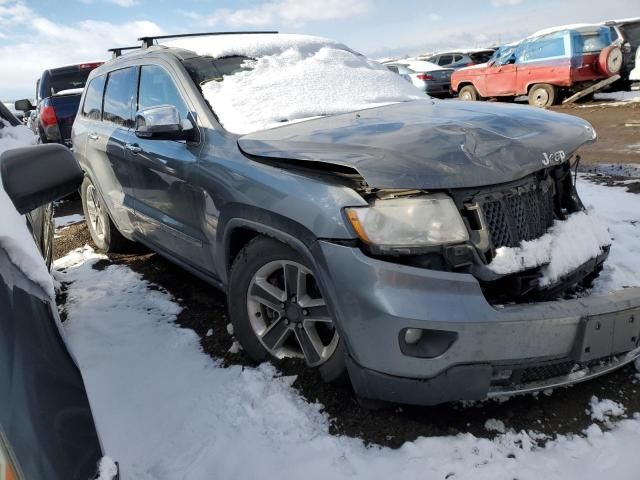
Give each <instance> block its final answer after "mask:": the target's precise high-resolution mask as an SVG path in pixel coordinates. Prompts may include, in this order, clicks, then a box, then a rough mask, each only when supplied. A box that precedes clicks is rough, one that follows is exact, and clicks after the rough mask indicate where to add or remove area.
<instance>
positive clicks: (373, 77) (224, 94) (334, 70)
mask: <svg viewBox="0 0 640 480" xmlns="http://www.w3.org/2000/svg"><path fill="white" fill-rule="evenodd" d="M254 37H262V38H263V40H262V41H260V40H259V38H254ZM239 39H240V41H239V42H238V44H233V43H232V44H231V45H226V44H225V45H224V48H222V47H221V45H219V42H216V41H215V40H218V41H219V39H216V38H215V37H213V39H211V40H210V39H209V38H207V39H206V41H203V40H202V39H198V40H197V41H196V40H184V41H180V44H184V45H185V46H186V45H189V43H190V42H193V43H194V44H195V43H197V44H198V45H196V46H198V47H199V49H196V51H197V53H200V54H203V55H211V56H213V57H219V56H225V55H232V54H233V55H245V56H248V57H251V58H254V59H255V60H248V61H247V66H249V67H250V69H249V70H245V71H241V72H238V73H235V74H233V75H227V76H225V77H224V79H223V80H222V81H216V80H212V81H209V82H206V83H204V84H203V85H202V93H203V95H204V97H205V98H206V99H207V101H208V102H209V104H210V105H211V108H212V109H213V111H214V112H215V113H216V115H217V116H218V118H219V119H220V121H221V123H222V124H223V125H224V127H225V128H226V129H227V130H229V131H231V132H234V133H238V134H245V133H250V132H254V131H257V130H264V129H268V128H274V127H278V126H282V125H283V124H285V123H290V122H295V121H301V120H308V119H311V118H314V117H318V116H326V115H337V114H341V113H348V112H353V111H357V110H363V109H366V108H373V107H378V106H383V105H388V104H390V103H397V102H406V101H410V100H420V99H422V100H426V99H427V97H426V96H425V94H424V93H422V92H421V91H420V90H418V89H417V88H416V87H414V86H413V85H412V84H411V83H409V82H407V81H406V80H405V79H403V78H402V77H400V76H398V75H397V74H395V73H393V72H391V71H390V70H388V69H387V68H386V67H384V66H382V65H380V64H379V63H377V62H374V61H372V60H369V59H367V58H366V57H363V56H361V55H357V54H355V53H353V52H352V51H350V50H348V49H346V47H344V46H342V45H340V44H338V43H335V42H330V41H328V40H326V39H321V38H318V37H305V36H299V35H284V36H280V35H247V36H242V35H240V36H239ZM263 42H266V43H264V44H263ZM226 43H228V40H227V42H226ZM205 45H206V46H207V48H204V46H205ZM192 46H193V45H192Z"/></svg>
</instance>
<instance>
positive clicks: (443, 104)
mask: <svg viewBox="0 0 640 480" xmlns="http://www.w3.org/2000/svg"><path fill="white" fill-rule="evenodd" d="M594 139H595V133H594V131H593V128H592V127H591V125H590V124H589V123H588V122H586V121H584V120H582V119H580V118H578V117H574V116H571V115H564V114H559V113H554V112H549V111H545V110H542V109H537V108H533V107H528V106H520V105H509V104H506V105H505V104H499V103H481V102H460V101H451V100H447V101H439V100H418V101H413V102H406V103H399V104H394V105H388V106H385V107H379V108H372V109H369V110H361V111H359V112H353V113H349V114H344V115H336V116H331V117H323V118H319V119H315V120H308V121H304V122H300V123H293V124H290V125H285V126H282V127H278V128H274V129H271V130H264V131H260V132H254V133H250V134H248V135H244V136H241V137H240V138H239V140H238V144H239V146H240V148H241V150H242V151H243V152H245V153H247V154H249V155H254V156H258V157H267V158H274V159H287V160H302V161H305V163H306V162H322V163H325V164H335V165H341V166H346V167H350V168H353V169H355V170H357V171H358V172H359V173H360V175H361V176H362V177H363V178H364V180H365V181H366V182H367V184H369V185H370V186H372V187H376V188H407V189H413V188H419V189H448V188H466V187H479V186H486V185H493V184H498V183H505V182H509V181H513V180H517V179H519V178H522V177H524V176H526V175H528V174H530V173H533V172H535V171H537V170H540V169H542V168H545V166H548V165H549V164H555V163H557V162H558V161H561V159H562V158H565V160H568V159H569V158H570V157H571V155H572V154H573V153H574V152H575V151H576V150H577V149H578V148H579V147H580V146H582V145H584V144H585V143H590V142H593V141H594ZM557 152H563V154H558V153H557ZM307 165H308V164H307Z"/></svg>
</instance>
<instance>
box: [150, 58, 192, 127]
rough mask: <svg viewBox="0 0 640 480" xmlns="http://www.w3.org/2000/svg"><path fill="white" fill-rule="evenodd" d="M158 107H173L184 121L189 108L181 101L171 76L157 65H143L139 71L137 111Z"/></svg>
mask: <svg viewBox="0 0 640 480" xmlns="http://www.w3.org/2000/svg"><path fill="white" fill-rule="evenodd" d="M160 105H173V106H174V107H176V109H177V110H178V113H179V114H180V120H181V121H184V120H185V119H187V118H188V116H189V111H190V110H189V107H188V106H187V104H186V103H185V101H184V100H183V99H182V95H181V94H180V92H179V90H178V87H176V84H175V83H174V81H173V79H172V78H171V75H169V73H168V72H167V71H166V70H165V69H164V68H162V67H159V66H157V65H143V66H142V67H141V69H140V87H139V91H138V111H140V110H145V109H147V108H151V107H158V106H160Z"/></svg>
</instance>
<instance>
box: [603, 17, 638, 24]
mask: <svg viewBox="0 0 640 480" xmlns="http://www.w3.org/2000/svg"><path fill="white" fill-rule="evenodd" d="M610 22H614V23H632V22H640V17H629V18H619V19H617V20H607V21H606V22H604V23H605V24H606V23H610Z"/></svg>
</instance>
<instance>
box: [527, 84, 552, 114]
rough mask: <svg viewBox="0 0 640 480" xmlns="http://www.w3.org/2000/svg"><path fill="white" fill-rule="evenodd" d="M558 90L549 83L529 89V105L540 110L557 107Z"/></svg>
mask: <svg viewBox="0 0 640 480" xmlns="http://www.w3.org/2000/svg"><path fill="white" fill-rule="evenodd" d="M557 98H558V89H557V88H556V87H554V86H553V85H549V84H548V83H537V84H535V85H534V86H532V87H531V89H529V105H531V106H532V107H538V108H549V107H551V106H552V105H555V103H556V99H557Z"/></svg>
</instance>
